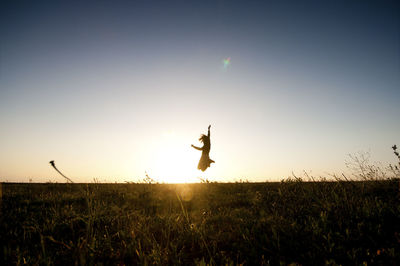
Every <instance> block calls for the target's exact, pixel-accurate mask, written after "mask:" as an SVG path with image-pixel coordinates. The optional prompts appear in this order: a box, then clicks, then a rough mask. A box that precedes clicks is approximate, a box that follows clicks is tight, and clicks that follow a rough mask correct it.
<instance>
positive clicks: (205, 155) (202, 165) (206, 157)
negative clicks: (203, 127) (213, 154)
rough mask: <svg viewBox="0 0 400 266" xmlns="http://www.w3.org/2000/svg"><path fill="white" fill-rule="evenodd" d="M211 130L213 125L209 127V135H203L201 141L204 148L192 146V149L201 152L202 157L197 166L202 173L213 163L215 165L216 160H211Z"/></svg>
mask: <svg viewBox="0 0 400 266" xmlns="http://www.w3.org/2000/svg"><path fill="white" fill-rule="evenodd" d="M210 128H211V125H209V126H208V134H207V135H204V134H201V136H200V138H199V141H201V142H202V143H203V147H197V146H194V145H193V144H192V147H193V148H195V149H196V150H199V151H201V157H200V161H199V164H198V165H197V169H199V170H201V171H203V172H204V171H205V170H206V169H207V168H208V167H210V165H211V164H212V163H215V161H214V160H211V159H210V149H211V139H210Z"/></svg>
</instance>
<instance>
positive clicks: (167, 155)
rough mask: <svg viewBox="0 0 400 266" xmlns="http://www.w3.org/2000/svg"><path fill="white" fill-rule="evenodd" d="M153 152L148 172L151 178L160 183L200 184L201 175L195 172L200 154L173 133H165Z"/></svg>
mask: <svg viewBox="0 0 400 266" xmlns="http://www.w3.org/2000/svg"><path fill="white" fill-rule="evenodd" d="M153 150H154V153H153V154H154V157H153V160H152V161H151V162H150V169H149V171H148V173H149V175H150V177H151V178H154V180H155V181H157V182H160V183H193V182H200V178H201V174H203V173H201V172H200V171H198V170H197V163H198V160H199V158H200V153H198V152H196V151H195V150H193V149H192V148H191V147H190V143H186V141H185V140H184V138H182V137H181V138H180V137H179V136H178V135H177V134H176V133H175V132H173V131H169V132H165V133H164V134H163V135H162V137H161V138H160V143H157V144H156V145H155V147H153Z"/></svg>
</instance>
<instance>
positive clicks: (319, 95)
mask: <svg viewBox="0 0 400 266" xmlns="http://www.w3.org/2000/svg"><path fill="white" fill-rule="evenodd" d="M399 100H400V4H399V2H398V1H385V0H383V1H382V0H380V1H378V0H377V1H295V0H293V1H231V0H229V1H150V0H148V1H64V2H62V1H1V2H0V182H4V181H9V182H29V181H32V182H48V181H51V182H65V179H64V178H63V177H62V176H60V175H59V174H58V173H57V172H56V171H55V170H54V169H53V168H52V167H51V165H50V164H49V161H50V160H54V161H55V164H56V166H57V167H58V169H60V171H61V172H63V173H64V174H65V175H67V176H68V177H70V178H71V179H72V180H74V181H75V182H93V181H94V179H96V180H97V181H99V182H137V181H140V180H142V179H143V178H145V175H146V173H147V174H148V175H149V176H150V177H151V178H153V179H154V180H155V181H157V182H200V180H201V179H203V180H205V179H208V180H210V181H218V182H235V181H239V180H248V181H252V182H260V181H276V180H281V179H283V178H287V177H289V176H291V175H292V173H295V174H296V175H301V173H303V171H306V172H307V173H309V174H311V175H313V176H329V175H331V174H334V173H336V174H339V175H340V173H347V172H346V171H348V169H346V165H345V161H346V160H347V159H348V154H355V153H358V152H367V153H369V154H370V156H371V161H372V162H380V163H382V164H383V165H388V164H389V163H392V164H393V163H396V160H395V159H396V158H395V157H394V155H393V153H392V150H391V146H392V145H393V144H395V143H397V144H398V145H399V144H400V134H399V133H400V123H399V121H400V120H399V115H400V102H399ZM208 125H211V152H210V157H211V158H212V159H213V160H214V161H215V162H216V163H215V164H212V166H211V167H210V168H209V169H207V170H206V171H205V172H201V171H198V170H197V163H198V160H199V158H200V156H201V152H199V151H197V150H195V149H193V148H191V147H190V145H191V144H194V145H196V146H201V143H199V141H198V138H199V137H200V134H204V133H206V132H207V127H208Z"/></svg>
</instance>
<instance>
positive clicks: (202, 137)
mask: <svg viewBox="0 0 400 266" xmlns="http://www.w3.org/2000/svg"><path fill="white" fill-rule="evenodd" d="M207 138H208V136H206V135H204V134H201V136H200V138H199V140H200V141H201V142H203V143H204V141H205V140H206V139H207Z"/></svg>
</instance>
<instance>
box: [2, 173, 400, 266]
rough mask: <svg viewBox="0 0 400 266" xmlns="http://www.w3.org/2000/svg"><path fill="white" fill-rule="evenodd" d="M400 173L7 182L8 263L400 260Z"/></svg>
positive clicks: (4, 203) (4, 198) (5, 230)
mask: <svg viewBox="0 0 400 266" xmlns="http://www.w3.org/2000/svg"><path fill="white" fill-rule="evenodd" d="M399 203H400V194H399V180H397V179H392V180H386V181H364V182H342V181H335V182H326V181H321V182H303V181H302V180H300V179H291V180H286V181H284V182H278V183H230V184H223V183H207V182H205V183H201V184H186V185H185V184H180V185H172V184H97V183H93V184H10V183H3V184H2V200H1V218H0V237H1V239H0V240H1V245H2V247H1V252H2V253H3V256H1V257H2V258H3V260H4V263H2V265H8V264H25V263H26V264H69V265H71V264H78V265H90V264H126V265H130V264H134V265H136V264H162V265H166V264H169V265H178V264H184V265H188V264H190V265H192V264H201V265H205V264H217V265H222V264H231V265H232V264H235V265H236V264H245V265H259V264H264V265H269V264H271V265H277V264H295V265H296V264H302V265H310V264H318V265H321V264H331V265H335V264H345V265H346V264H356V265H360V264H365V263H366V264H382V265H387V264H397V263H399V262H400V204H399Z"/></svg>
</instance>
